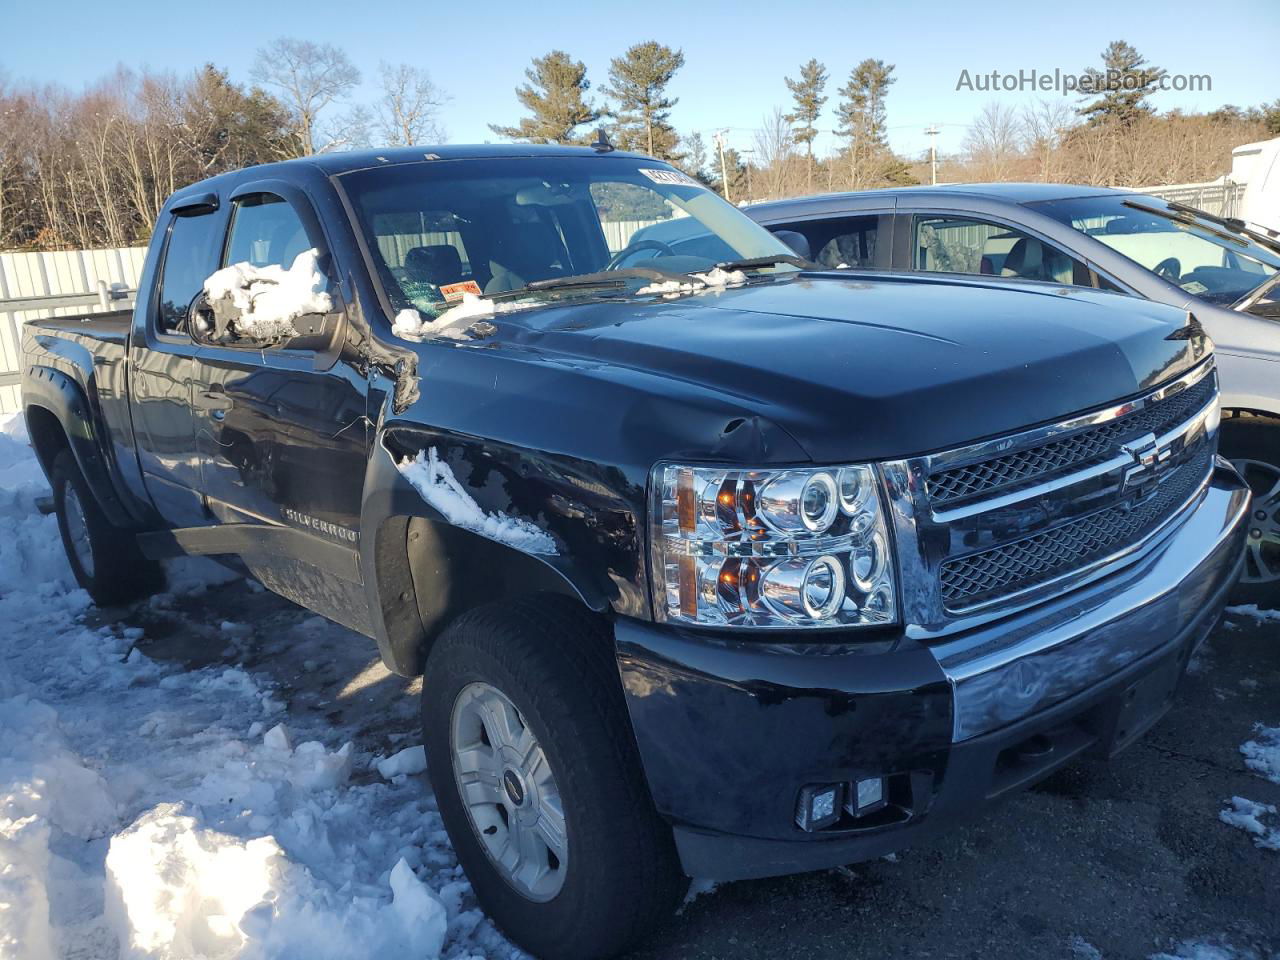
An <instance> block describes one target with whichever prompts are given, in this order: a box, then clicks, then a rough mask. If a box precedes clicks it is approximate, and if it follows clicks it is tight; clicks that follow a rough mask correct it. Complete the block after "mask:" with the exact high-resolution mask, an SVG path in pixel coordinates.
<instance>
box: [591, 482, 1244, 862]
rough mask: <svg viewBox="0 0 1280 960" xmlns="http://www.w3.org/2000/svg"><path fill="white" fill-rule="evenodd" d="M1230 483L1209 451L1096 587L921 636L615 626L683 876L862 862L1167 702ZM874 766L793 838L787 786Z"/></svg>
mask: <svg viewBox="0 0 1280 960" xmlns="http://www.w3.org/2000/svg"><path fill="white" fill-rule="evenodd" d="M1248 504H1249V492H1248V489H1247V488H1246V487H1245V485H1244V483H1243V481H1242V480H1241V479H1240V477H1239V476H1238V475H1237V474H1236V473H1235V472H1234V471H1233V470H1232V469H1231V468H1230V467H1229V466H1228V465H1227V464H1226V463H1225V462H1224V461H1219V463H1218V466H1217V467H1216V469H1215V471H1214V474H1213V477H1212V479H1211V482H1210V484H1209V486H1208V488H1207V489H1206V491H1205V493H1204V494H1203V495H1202V497H1201V499H1200V501H1199V503H1198V504H1197V505H1196V507H1195V509H1194V510H1193V511H1191V512H1190V513H1189V515H1188V516H1187V517H1186V519H1185V520H1184V522H1182V523H1181V525H1180V526H1179V527H1178V528H1177V529H1176V530H1175V531H1173V532H1172V533H1171V534H1170V535H1169V537H1168V539H1167V540H1166V541H1165V542H1164V543H1163V544H1161V546H1160V548H1159V549H1157V550H1154V551H1152V552H1151V553H1150V554H1148V555H1147V556H1145V557H1144V558H1143V559H1142V560H1141V561H1139V562H1138V563H1135V564H1134V565H1133V566H1131V567H1129V568H1127V569H1126V570H1124V571H1122V572H1121V573H1118V574H1116V575H1115V576H1113V577H1110V578H1108V579H1106V580H1103V581H1099V582H1098V583H1095V584H1092V585H1090V586H1089V587H1087V588H1083V589H1080V590H1077V591H1074V592H1072V593H1070V594H1068V595H1066V596H1063V597H1060V598H1057V599H1056V600H1053V601H1050V602H1047V603H1045V604H1042V605H1040V606H1039V607H1037V608H1035V609H1034V610H1030V611H1025V612H1023V613H1021V614H1019V615H1017V616H1016V617H1011V618H1008V619H1005V620H1002V621H999V622H996V623H992V624H987V625H985V626H983V627H981V628H979V629H975V630H972V631H969V632H967V633H965V634H961V635H957V636H952V637H948V638H946V639H945V640H944V641H942V642H935V643H932V644H925V643H922V642H920V641H917V640H913V639H911V638H909V637H906V636H905V635H903V634H901V633H897V634H895V635H893V636H890V637H882V638H880V639H876V640H868V639H866V637H865V635H862V636H859V638H858V642H856V643H853V642H849V643H829V642H823V643H813V642H806V643H803V644H800V643H792V644H788V643H769V642H762V641H760V640H752V641H742V640H726V639H723V635H720V636H711V635H708V634H707V633H698V632H695V631H687V630H678V629H673V628H670V627H660V626H656V625H653V624H645V623H640V622H638V621H634V620H620V621H619V622H618V623H617V625H616V643H617V652H618V663H619V670H620V674H621V678H622V685H623V689H624V692H625V695H626V701H627V705H628V709H629V711H630V714H631V720H632V724H633V727H634V730H635V734H636V741H637V743H638V745H639V748H640V755H641V759H642V761H643V764H644V768H645V773H646V775H647V778H648V781H649V786H650V790H651V792H652V795H653V799H654V802H655V803H656V805H657V808H658V810H659V812H660V813H661V814H662V815H663V816H664V817H666V818H667V819H668V820H669V821H670V822H671V823H672V826H673V828H674V831H675V837H676V843H677V846H678V848H679V851H680V855H681V859H682V862H683V866H684V869H685V871H686V873H688V874H689V875H691V876H697V877H705V878H709V879H715V880H734V879H744V878H748V877H764V876H774V875H779V874H786V873H795V872H800V871H804V870H813V869H820V868H823V867H831V866H836V865H839V864H844V863H852V862H855V861H858V860H865V859H871V858H874V857H877V856H880V855H883V854H885V853H888V852H891V851H893V850H897V849H900V848H902V847H904V846H906V845H907V844H909V843H913V842H916V841H918V840H920V839H922V838H924V837H927V836H929V835H930V834H932V833H935V832H937V831H938V830H939V829H943V828H946V827H947V826H948V825H951V824H954V823H955V822H956V821H957V820H960V819H963V818H964V817H967V816H969V815H972V814H973V813H975V812H977V811H978V810H980V809H981V808H982V806H983V805H984V804H985V803H986V802H987V801H990V800H993V799H995V798H996V797H999V796H1001V795H1003V794H1006V793H1008V792H1009V791H1011V790H1014V789H1016V788H1018V787H1022V786H1025V785H1027V784H1030V783H1033V782H1035V781H1036V780H1038V779H1040V778H1042V777H1044V776H1046V775H1048V774H1049V773H1051V772H1052V771H1053V770H1056V769H1057V768H1058V767H1060V766H1062V765H1063V764H1064V763H1066V762H1067V761H1069V760H1070V759H1072V758H1073V757H1076V756H1078V755H1080V754H1081V753H1083V752H1084V751H1086V750H1100V751H1102V752H1105V753H1114V752H1115V751H1117V750H1119V749H1122V748H1123V747H1124V746H1127V745H1128V744H1129V743H1131V742H1132V741H1133V740H1134V739H1136V738H1137V737H1138V736H1140V735H1141V734H1142V733H1143V732H1145V730H1146V729H1148V728H1149V727H1150V726H1151V724H1152V723H1154V722H1155V721H1156V720H1157V719H1159V717H1160V716H1162V715H1163V713H1164V711H1165V710H1166V709H1167V708H1168V705H1169V703H1170V702H1171V700H1172V693H1173V688H1174V687H1175V686H1176V683H1177V680H1178V678H1179V677H1180V676H1181V674H1182V672H1183V670H1184V668H1185V666H1186V663H1187V661H1188V660H1189V659H1190V656H1191V654H1192V652H1193V651H1194V649H1195V648H1196V646H1198V645H1199V643H1200V642H1201V641H1202V640H1203V639H1204V637H1205V636H1206V635H1207V634H1208V632H1209V631H1210V630H1211V629H1212V628H1213V626H1214V624H1215V623H1216V622H1217V620H1218V618H1219V616H1220V615H1221V611H1222V607H1223V605H1224V604H1225V602H1226V594H1227V592H1228V590H1229V589H1230V588H1231V586H1232V584H1234V582H1235V579H1236V577H1237V575H1238V573H1239V566H1240V561H1241V558H1242V556H1243V553H1242V550H1243V540H1244V535H1245V520H1246V517H1247V510H1248ZM869 776H884V777H887V778H888V779H887V781H886V782H887V784H888V785H889V805H888V807H886V808H885V809H884V810H883V811H881V812H879V813H878V814H875V815H872V816H869V817H867V818H866V819H865V821H863V820H859V821H852V822H851V821H849V820H847V819H846V820H843V821H841V823H840V824H839V825H837V826H836V827H833V828H831V829H828V830H823V831H819V832H815V833H806V832H804V831H802V830H800V828H799V827H797V826H796V824H795V819H794V817H795V804H796V799H797V796H798V794H799V791H800V789H801V788H802V787H803V786H805V785H806V784H815V783H834V782H847V781H852V780H857V779H861V778H863V777H869Z"/></svg>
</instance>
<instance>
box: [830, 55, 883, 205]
mask: <svg viewBox="0 0 1280 960" xmlns="http://www.w3.org/2000/svg"><path fill="white" fill-rule="evenodd" d="M895 80H896V78H895V77H894V76H893V64H891V63H889V64H886V63H885V62H884V61H883V60H872V59H870V58H868V59H866V60H863V61H862V62H861V63H860V64H858V65H857V66H856V67H854V68H853V71H852V72H851V73H850V74H849V82H848V83H846V84H845V85H844V86H843V87H841V88H840V97H841V100H840V102H839V103H838V104H837V105H836V121H837V124H838V125H837V127H836V133H837V134H838V135H839V136H842V137H845V138H847V139H848V141H849V162H850V174H851V175H850V181H851V186H854V187H857V186H860V185H861V184H862V183H863V182H865V181H867V180H869V179H872V177H873V171H872V169H871V168H872V165H873V164H874V163H875V162H876V161H878V159H879V158H880V157H881V156H883V154H884V153H886V152H887V151H888V141H887V140H886V139H885V130H886V127H887V120H886V113H885V97H886V96H887V95H888V93H889V87H890V86H891V85H892V84H893V83H894V82H895Z"/></svg>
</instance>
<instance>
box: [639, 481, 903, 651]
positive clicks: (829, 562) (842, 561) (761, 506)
mask: <svg viewBox="0 0 1280 960" xmlns="http://www.w3.org/2000/svg"><path fill="white" fill-rule="evenodd" d="M651 491H652V501H651V503H650V518H651V519H650V544H651V548H652V557H653V576H654V608H655V610H656V612H657V616H658V618H659V619H660V620H668V621H677V622H683V623H696V624H705V625H709V626H735V627H773V628H795V627H851V626H868V625H880V624H886V623H893V622H895V621H896V620H897V600H896V592H895V589H894V582H893V562H892V558H891V556H890V555H889V543H890V538H889V531H888V527H887V525H886V520H885V514H884V508H883V504H882V501H881V495H880V481H879V478H878V477H877V475H876V471H875V469H874V468H873V467H871V466H868V465H866V464H856V465H851V466H847V467H839V468H814V469H794V468H788V469H782V470H737V469H729V468H725V467H692V466H681V465H679V464H667V463H660V464H658V465H657V466H656V467H655V468H654V470H653V476H652V480H651Z"/></svg>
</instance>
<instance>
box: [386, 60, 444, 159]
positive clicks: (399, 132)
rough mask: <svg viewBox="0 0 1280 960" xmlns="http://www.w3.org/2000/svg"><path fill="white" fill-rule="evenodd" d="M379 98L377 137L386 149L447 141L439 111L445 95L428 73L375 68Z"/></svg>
mask: <svg viewBox="0 0 1280 960" xmlns="http://www.w3.org/2000/svg"><path fill="white" fill-rule="evenodd" d="M378 72H379V75H380V78H381V82H382V97H381V98H380V99H379V101H378V104H377V108H376V111H377V115H378V136H379V138H380V139H381V140H382V141H383V142H384V143H386V144H387V145H388V146H393V147H401V146H403V147H412V146H414V145H416V144H419V143H431V142H435V143H440V142H442V141H443V140H445V139H446V134H445V131H444V127H442V126H441V125H440V108H441V107H443V106H444V104H445V103H447V102H448V100H449V97H448V95H447V94H446V93H445V92H444V91H443V90H441V89H440V88H439V87H437V86H436V85H435V83H434V82H432V80H431V77H430V76H429V75H428V73H427V71H425V70H422V69H420V68H418V67H414V66H410V65H409V64H407V63H399V64H394V65H393V64H390V63H383V64H380V65H379V66H378Z"/></svg>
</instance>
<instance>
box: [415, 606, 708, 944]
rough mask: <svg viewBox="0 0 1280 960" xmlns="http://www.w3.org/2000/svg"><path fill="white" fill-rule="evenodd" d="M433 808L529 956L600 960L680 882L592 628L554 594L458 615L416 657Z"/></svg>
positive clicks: (603, 640)
mask: <svg viewBox="0 0 1280 960" xmlns="http://www.w3.org/2000/svg"><path fill="white" fill-rule="evenodd" d="M422 704H423V707H422V712H423V723H424V728H425V729H424V734H425V741H426V748H427V758H428V768H429V770H430V775H431V783H432V786H433V787H434V789H435V794H436V800H437V803H438V804H439V808H440V815H441V817H442V818H443V820H444V823H445V827H446V829H447V830H448V832H449V836H450V838H451V839H452V841H453V845H454V849H455V851H456V852H457V856H458V861H459V862H460V863H461V864H462V866H463V869H464V870H465V871H466V873H467V877H468V878H469V879H470V881H471V884H472V887H473V888H474V889H475V892H476V897H477V898H478V900H479V901H480V905H481V907H482V908H483V909H484V910H485V912H486V913H487V914H488V915H489V916H490V917H491V918H492V919H493V920H494V922H495V923H496V924H497V925H498V926H499V927H500V928H501V929H502V930H503V931H504V932H505V933H506V934H507V935H508V936H509V937H511V939H512V940H514V941H515V942H516V943H517V944H519V945H520V946H521V947H523V948H524V949H526V950H528V951H529V952H531V953H533V954H534V955H536V956H540V957H556V958H575V957H579V958H587V957H609V956H614V955H615V954H617V953H619V952H621V951H623V950H625V949H627V948H628V947H629V946H630V945H632V944H634V943H635V942H636V941H637V940H639V939H640V938H641V937H642V936H644V935H646V934H647V933H649V932H650V931H651V930H652V928H653V926H654V925H655V924H657V923H659V922H660V921H661V920H662V919H663V918H664V917H665V916H667V915H668V914H669V913H670V911H671V909H672V908H673V907H674V906H675V904H676V903H677V902H678V900H679V897H680V896H681V895H682V894H683V891H684V889H685V887H686V885H687V880H685V878H684V877H683V876H682V875H681V873H680V871H679V866H678V860H677V856H676V852H675V845H674V842H673V840H672V836H671V830H670V827H668V826H667V824H665V823H664V822H663V821H662V820H661V819H660V818H659V817H658V815H657V813H656V811H655V810H654V808H653V802H652V800H651V799H650V797H649V791H648V788H647V786H646V784H645V781H644V776H643V774H642V772H641V768H640V761H639V756H638V754H637V751H636V747H635V744H634V739H633V736H632V732H631V729H630V723H629V721H628V718H627V713H626V706H625V704H624V702H623V698H622V690H621V686H620V683H619V679H618V669H617V665H616V661H615V660H614V652H613V638H612V633H611V631H610V630H609V629H608V625H607V623H605V622H604V621H603V620H601V619H599V618H598V617H596V616H595V615H593V614H591V613H590V612H589V611H587V610H585V608H582V607H581V606H580V605H578V604H577V603H576V602H575V601H571V600H568V599H567V598H561V597H546V598H537V599H530V600H522V601H518V602H515V603H512V604H509V605H493V606H488V607H483V608H480V609H477V610H474V611H471V612H469V613H467V614H464V615H463V616H462V617H460V618H459V619H458V620H457V621H456V622H455V623H453V624H452V625H451V626H450V627H449V629H448V630H447V631H446V632H445V633H444V634H443V635H442V636H441V637H440V638H439V640H437V641H436V643H435V645H434V647H433V648H432V650H431V653H430V656H429V657H428V660H427V665H426V674H425V678H424V682H423V690H422Z"/></svg>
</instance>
